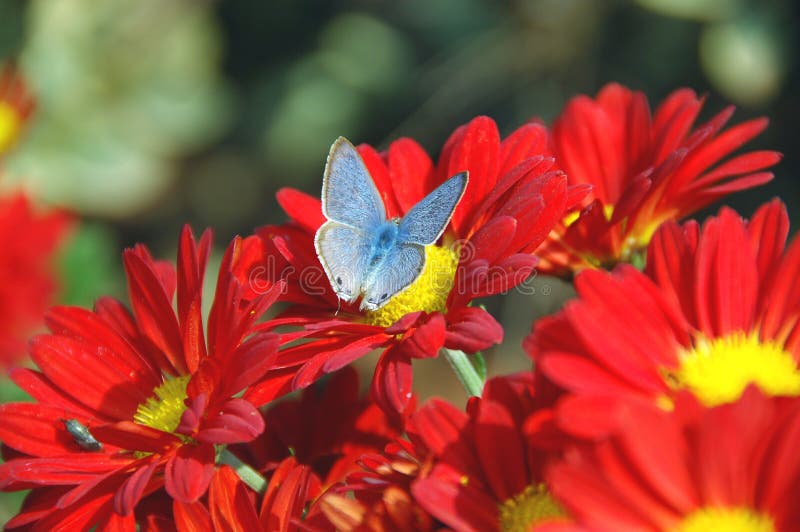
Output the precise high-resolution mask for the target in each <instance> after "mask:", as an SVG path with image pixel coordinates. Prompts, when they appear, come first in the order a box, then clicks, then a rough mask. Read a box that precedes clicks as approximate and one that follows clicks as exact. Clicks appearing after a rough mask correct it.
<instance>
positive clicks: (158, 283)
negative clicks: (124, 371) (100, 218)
mask: <svg viewBox="0 0 800 532" xmlns="http://www.w3.org/2000/svg"><path fill="white" fill-rule="evenodd" d="M123 263H124V265H125V271H126V273H127V276H128V291H129V292H130V299H131V305H132V306H133V310H134V313H135V314H136V320H137V322H138V323H139V326H140V327H141V329H142V331H143V332H144V333H145V335H146V336H147V337H148V338H149V339H150V340H151V341H152V342H153V343H154V344H155V345H156V346H157V347H158V348H159V349H161V351H162V352H163V353H164V354H165V355H166V356H167V358H168V359H169V361H170V363H171V364H172V365H173V367H174V368H175V370H177V371H178V372H179V373H185V372H186V364H185V362H184V360H183V342H182V339H181V335H180V331H179V328H178V320H177V318H176V317H175V313H174V312H173V310H172V301H171V296H170V295H169V294H168V293H167V288H165V286H164V284H162V279H160V278H159V272H157V271H155V270H154V269H153V267H152V266H151V264H148V263H146V262H145V261H144V260H143V259H142V258H141V257H140V256H139V254H137V252H136V251H134V250H130V249H128V250H126V251H125V253H124V255H123Z"/></svg>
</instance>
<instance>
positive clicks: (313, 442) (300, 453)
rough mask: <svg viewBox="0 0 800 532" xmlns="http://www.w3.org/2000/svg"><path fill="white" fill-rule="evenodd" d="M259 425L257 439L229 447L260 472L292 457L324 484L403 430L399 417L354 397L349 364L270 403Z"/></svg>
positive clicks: (354, 379) (342, 475)
mask: <svg viewBox="0 0 800 532" xmlns="http://www.w3.org/2000/svg"><path fill="white" fill-rule="evenodd" d="M264 424H265V426H266V427H267V429H266V430H265V431H264V432H263V433H262V434H261V435H260V436H259V437H258V438H257V439H255V440H253V441H252V442H249V443H247V444H243V445H237V446H234V447H231V450H233V451H234V452H235V453H236V454H237V455H238V456H239V457H240V458H242V459H244V460H245V461H246V462H247V463H248V464H250V465H252V466H253V467H255V468H256V469H257V470H258V471H260V472H262V473H265V474H269V473H270V472H271V471H272V470H274V469H275V468H276V467H277V466H278V464H280V463H281V462H282V461H284V460H285V459H286V458H289V457H294V458H295V459H296V461H297V462H298V463H300V464H303V465H307V466H309V467H310V468H311V471H312V472H313V474H314V475H315V476H316V477H317V478H318V483H319V484H321V485H323V486H325V487H326V488H327V487H328V486H330V485H332V484H335V483H338V482H341V481H342V480H344V478H345V476H346V475H347V474H348V473H350V472H352V471H356V470H358V466H357V464H356V462H357V460H358V459H359V458H360V457H361V455H362V454H364V453H369V452H372V453H374V452H378V451H380V450H381V449H383V447H384V446H385V445H386V444H387V443H389V442H390V441H392V440H393V439H395V438H396V437H397V436H399V435H400V434H401V433H402V431H403V430H402V425H401V424H400V423H399V420H396V419H390V418H388V417H387V416H386V414H384V412H383V411H382V410H381V409H379V408H378V407H377V405H375V403H373V402H372V401H369V400H368V399H364V398H361V397H359V382H358V373H357V372H356V371H355V370H354V369H353V368H344V369H342V371H339V372H337V373H336V374H334V375H333V376H332V377H331V378H330V380H328V381H327V382H325V383H324V386H312V387H309V388H307V389H305V390H303V392H302V394H301V395H300V397H299V398H298V399H297V400H284V401H281V402H279V403H276V404H275V405H273V406H271V407H270V408H269V410H267V412H266V413H265V414H264Z"/></svg>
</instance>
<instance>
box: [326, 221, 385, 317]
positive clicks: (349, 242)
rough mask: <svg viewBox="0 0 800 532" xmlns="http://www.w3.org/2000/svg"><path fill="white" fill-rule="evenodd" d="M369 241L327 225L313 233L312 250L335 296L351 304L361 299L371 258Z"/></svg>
mask: <svg viewBox="0 0 800 532" xmlns="http://www.w3.org/2000/svg"><path fill="white" fill-rule="evenodd" d="M371 246H372V244H371V240H370V239H369V238H368V235H367V234H366V233H364V232H363V231H361V230H359V229H356V228H354V227H350V226H348V225H343V224H340V223H338V222H332V221H327V222H325V223H324V224H322V226H320V228H319V229H318V230H317V234H316V236H315V237H314V247H315V248H316V250H317V256H318V257H319V261H320V263H322V267H323V268H324V269H325V273H326V274H327V276H328V280H329V281H330V283H331V287H332V288H333V290H334V292H336V296H337V297H339V298H340V299H344V300H345V301H347V302H348V303H352V302H353V301H355V300H356V299H358V296H360V295H361V287H362V284H363V283H364V280H365V277H366V275H367V269H368V266H369V264H368V261H369V258H370V257H371V256H372V250H371V249H370V248H371Z"/></svg>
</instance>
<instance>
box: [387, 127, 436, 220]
mask: <svg viewBox="0 0 800 532" xmlns="http://www.w3.org/2000/svg"><path fill="white" fill-rule="evenodd" d="M388 159H389V178H390V180H391V183H392V188H393V190H394V195H395V197H396V198H397V204H398V206H399V210H400V212H401V213H406V212H408V211H409V210H411V207H413V206H414V205H416V204H417V203H418V202H419V201H420V200H421V199H422V198H424V197H425V195H426V194H427V192H428V190H426V189H425V185H426V184H427V183H428V181H429V180H430V178H431V173H432V172H433V162H432V161H431V158H430V157H429V156H428V154H427V153H426V152H425V150H424V149H422V146H420V145H419V144H417V143H416V142H415V141H414V140H412V139H408V138H401V139H398V140H396V141H394V142H392V143H391V144H390V145H389V154H388Z"/></svg>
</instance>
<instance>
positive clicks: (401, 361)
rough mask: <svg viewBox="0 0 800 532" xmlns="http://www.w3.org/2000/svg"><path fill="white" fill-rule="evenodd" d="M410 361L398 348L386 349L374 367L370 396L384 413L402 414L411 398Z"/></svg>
mask: <svg viewBox="0 0 800 532" xmlns="http://www.w3.org/2000/svg"><path fill="white" fill-rule="evenodd" d="M413 376H414V373H413V371H412V369H411V359H410V358H409V357H408V356H405V355H404V354H403V352H402V350H401V349H398V346H393V347H392V348H389V349H387V350H386V351H384V352H383V354H382V355H381V358H380V359H379V360H378V363H377V364H376V365H375V374H374V375H373V377H372V386H371V392H370V396H371V397H372V400H373V401H375V402H376V403H377V404H378V406H380V407H381V409H382V410H384V411H385V412H399V413H401V414H402V413H404V412H405V411H406V409H407V407H408V405H409V404H410V402H411V399H412V397H413V393H412V386H413V381H412V380H413Z"/></svg>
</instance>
